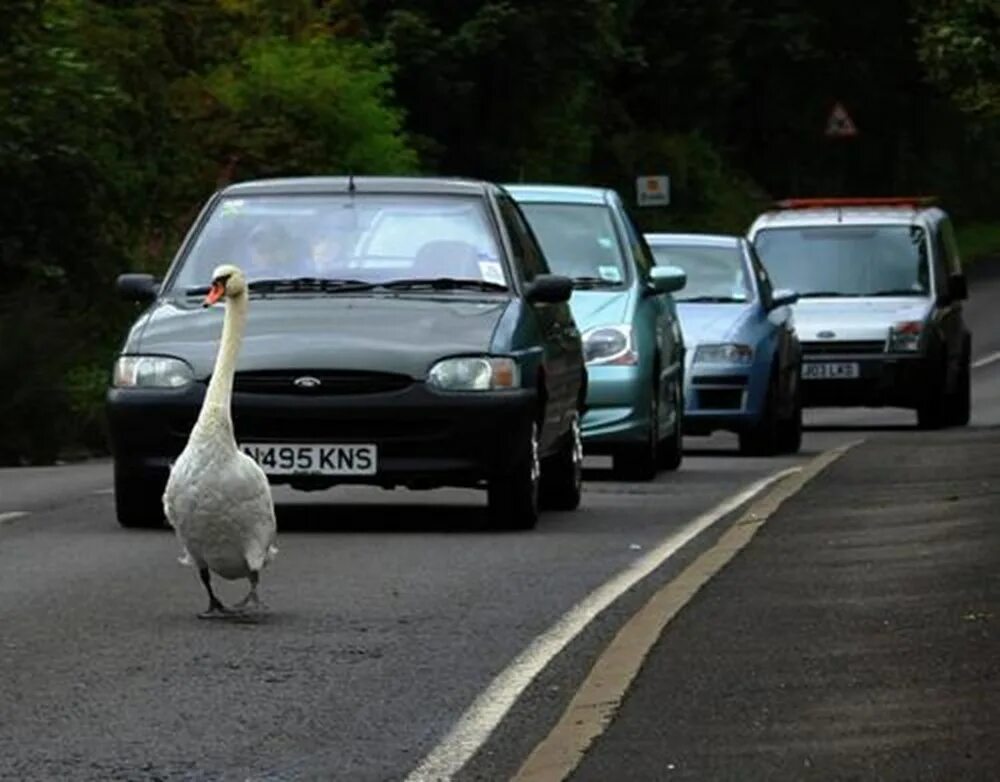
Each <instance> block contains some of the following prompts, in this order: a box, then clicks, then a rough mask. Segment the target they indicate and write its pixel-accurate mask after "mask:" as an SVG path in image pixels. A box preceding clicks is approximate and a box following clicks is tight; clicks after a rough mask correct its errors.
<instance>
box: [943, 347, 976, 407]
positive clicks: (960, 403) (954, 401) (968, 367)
mask: <svg viewBox="0 0 1000 782" xmlns="http://www.w3.org/2000/svg"><path fill="white" fill-rule="evenodd" d="M956 383H957V385H956V388H955V392H954V394H953V395H952V397H951V399H950V400H949V403H948V424H949V426H968V425H969V419H970V418H971V417H972V346H971V344H969V341H968V340H966V345H965V349H964V350H963V351H962V365H961V367H960V368H959V371H958V380H957V381H956Z"/></svg>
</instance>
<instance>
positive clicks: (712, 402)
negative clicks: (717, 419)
mask: <svg viewBox="0 0 1000 782" xmlns="http://www.w3.org/2000/svg"><path fill="white" fill-rule="evenodd" d="M697 394H698V405H699V407H701V408H702V409H704V410H739V409H740V408H741V407H742V406H743V391H742V389H739V388H733V389H729V388H711V389H709V388H700V389H698V391H697Z"/></svg>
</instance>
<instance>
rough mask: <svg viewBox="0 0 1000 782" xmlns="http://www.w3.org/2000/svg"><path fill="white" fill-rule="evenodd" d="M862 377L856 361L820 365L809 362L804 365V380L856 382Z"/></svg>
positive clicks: (815, 362)
mask: <svg viewBox="0 0 1000 782" xmlns="http://www.w3.org/2000/svg"><path fill="white" fill-rule="evenodd" d="M860 376H861V372H860V368H859V366H858V363H857V362H856V361H835V362H830V363H820V362H817V361H807V362H806V363H804V364H803V365H802V379H803V380H855V379H857V378H858V377H860Z"/></svg>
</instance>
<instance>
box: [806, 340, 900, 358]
mask: <svg viewBox="0 0 1000 782" xmlns="http://www.w3.org/2000/svg"><path fill="white" fill-rule="evenodd" d="M884 351H885V340H881V339H873V340H855V341H847V340H845V341H841V342H803V343H802V353H803V354H804V355H806V356H828V355H832V354H855V353H882V352H884Z"/></svg>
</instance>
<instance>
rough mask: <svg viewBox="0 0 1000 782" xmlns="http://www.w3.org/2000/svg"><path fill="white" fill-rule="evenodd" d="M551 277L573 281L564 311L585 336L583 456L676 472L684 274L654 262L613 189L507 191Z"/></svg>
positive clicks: (639, 470)
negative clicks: (678, 294) (677, 297)
mask: <svg viewBox="0 0 1000 782" xmlns="http://www.w3.org/2000/svg"><path fill="white" fill-rule="evenodd" d="M504 189H505V190H507V191H508V192H509V193H510V194H511V195H512V196H513V197H514V199H515V200H516V201H517V202H518V204H519V205H520V207H521V211H522V212H523V213H524V215H525V217H527V218H528V222H529V223H530V224H531V228H532V231H533V232H534V234H535V236H536V237H537V239H538V241H539V243H540V244H541V246H542V250H543V252H544V253H545V257H546V260H547V261H548V263H549V266H550V267H551V269H552V271H553V273H555V274H559V275H564V276H567V277H570V278H572V280H573V289H574V290H573V296H572V298H571V300H570V307H571V309H572V311H573V319H574V320H575V321H576V323H577V326H578V327H579V329H580V331H581V332H582V335H583V347H584V354H585V358H586V362H587V375H588V378H589V381H588V387H587V408H586V413H585V414H584V417H583V422H582V428H583V443H584V449H585V451H586V452H588V453H593V454H604V455H611V456H612V458H613V464H614V470H615V472H616V473H618V474H619V475H620V476H621V477H623V478H627V479H630V480H651V479H652V478H653V477H655V475H656V473H657V470H658V469H659V468H663V469H667V470H675V469H677V468H678V467H679V466H680V463H681V459H682V455H683V448H682V436H683V435H682V424H681V419H682V415H683V410H684V340H683V338H682V335H681V327H680V321H679V318H678V315H677V309H676V307H675V305H674V300H673V297H672V296H671V293H672V292H674V291H678V290H680V289H681V288H683V287H684V285H685V282H686V275H685V272H684V270H683V269H681V268H678V267H675V266H663V265H661V266H657V265H656V261H655V260H654V258H653V254H652V252H651V251H650V249H649V246H648V245H647V244H646V241H645V239H644V238H643V236H642V234H641V233H640V232H639V230H638V229H637V228H636V226H635V224H634V222H633V221H632V219H631V217H630V216H629V214H628V212H627V211H626V210H625V207H624V205H623V204H622V200H621V198H620V197H619V196H618V194H617V193H616V192H615V191H613V190H608V189H605V188H595V187H568V186H557V185H506V186H505V188H504Z"/></svg>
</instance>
